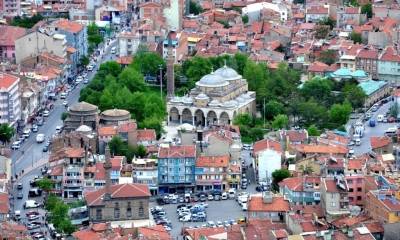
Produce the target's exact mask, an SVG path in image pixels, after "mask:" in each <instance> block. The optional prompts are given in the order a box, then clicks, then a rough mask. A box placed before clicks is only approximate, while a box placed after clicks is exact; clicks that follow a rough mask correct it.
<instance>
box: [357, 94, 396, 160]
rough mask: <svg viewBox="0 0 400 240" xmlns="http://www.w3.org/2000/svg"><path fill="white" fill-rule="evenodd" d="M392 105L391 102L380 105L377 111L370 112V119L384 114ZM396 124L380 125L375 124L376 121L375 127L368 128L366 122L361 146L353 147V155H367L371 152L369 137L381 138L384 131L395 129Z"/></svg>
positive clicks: (367, 122)
mask: <svg viewBox="0 0 400 240" xmlns="http://www.w3.org/2000/svg"><path fill="white" fill-rule="evenodd" d="M392 104H393V102H392V101H389V102H388V103H385V104H384V105H382V106H381V107H380V108H379V109H378V111H376V112H372V113H373V114H372V118H373V119H375V121H376V118H377V115H379V114H383V115H384V114H385V113H386V112H387V111H388V110H389V108H390V106H391V105H392ZM397 124H398V123H382V122H379V123H378V122H377V121H376V126H375V127H370V126H369V121H366V122H365V123H364V126H365V131H364V136H363V137H362V138H361V145H360V146H353V148H354V153H355V154H356V155H359V154H363V153H368V152H369V151H371V143H370V140H369V139H370V137H374V136H383V135H384V134H385V130H386V129H388V128H390V127H396V126H397Z"/></svg>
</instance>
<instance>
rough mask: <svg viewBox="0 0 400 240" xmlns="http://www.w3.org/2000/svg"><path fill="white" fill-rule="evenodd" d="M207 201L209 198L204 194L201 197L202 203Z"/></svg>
mask: <svg viewBox="0 0 400 240" xmlns="http://www.w3.org/2000/svg"><path fill="white" fill-rule="evenodd" d="M206 200H207V196H206V195H204V194H202V195H200V202H205V201H206Z"/></svg>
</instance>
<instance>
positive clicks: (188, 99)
mask: <svg viewBox="0 0 400 240" xmlns="http://www.w3.org/2000/svg"><path fill="white" fill-rule="evenodd" d="M183 103H184V104H192V103H193V99H192V98H191V97H184V98H183Z"/></svg>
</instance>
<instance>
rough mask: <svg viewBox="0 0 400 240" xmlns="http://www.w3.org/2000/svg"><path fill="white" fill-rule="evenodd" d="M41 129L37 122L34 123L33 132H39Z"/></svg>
mask: <svg viewBox="0 0 400 240" xmlns="http://www.w3.org/2000/svg"><path fill="white" fill-rule="evenodd" d="M38 130H39V128H38V126H37V125H36V124H33V125H32V132H37V131H38Z"/></svg>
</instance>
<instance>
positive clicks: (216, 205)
mask: <svg viewBox="0 0 400 240" xmlns="http://www.w3.org/2000/svg"><path fill="white" fill-rule="evenodd" d="M199 203H200V202H199ZM205 203H207V204H208V207H207V208H206V211H205V212H206V214H207V221H214V222H215V223H216V222H217V221H221V222H224V221H228V220H235V221H236V220H237V219H239V218H243V217H245V216H247V212H244V211H242V208H241V207H240V206H239V204H238V203H237V202H236V201H235V200H234V199H228V200H221V201H206V202H205ZM195 204H196V203H191V205H195ZM178 205H179V204H167V205H163V206H161V207H162V208H163V209H164V210H165V213H166V217H167V218H168V220H169V221H171V222H172V230H171V234H172V236H173V238H176V237H177V236H180V234H181V230H182V227H189V226H192V227H194V226H199V227H200V226H202V225H204V224H206V223H207V222H180V221H179V217H178V215H177V212H176V209H177V206H178ZM154 206H157V204H156V203H155V202H154V203H152V204H151V205H150V207H154Z"/></svg>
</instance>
